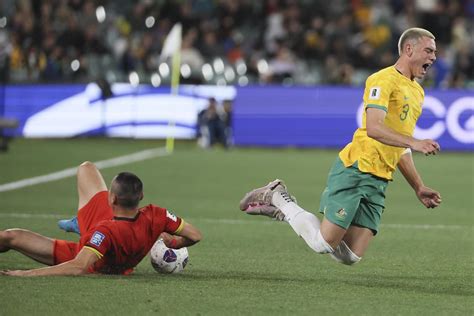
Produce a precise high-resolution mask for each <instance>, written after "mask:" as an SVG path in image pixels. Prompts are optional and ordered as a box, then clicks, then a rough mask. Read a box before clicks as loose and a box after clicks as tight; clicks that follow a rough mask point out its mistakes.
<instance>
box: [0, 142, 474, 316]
mask: <svg viewBox="0 0 474 316" xmlns="http://www.w3.org/2000/svg"><path fill="white" fill-rule="evenodd" d="M157 146H163V142H160V141H136V140H104V139H78V140H15V141H14V142H13V143H12V145H11V150H10V151H9V152H8V153H6V154H0V184H2V183H6V182H11V181H15V180H20V179H23V178H26V177H33V176H39V175H43V174H47V173H50V172H54V171H58V170H62V169H65V168H68V167H72V166H75V165H77V164H79V163H80V162H81V161H84V160H92V161H97V160H103V159H107V158H112V157H116V156H120V155H124V154H128V153H133V152H136V151H140V150H143V149H149V148H153V147H157ZM335 157H336V151H330V150H296V149H233V150H230V151H224V150H222V149H215V150H210V151H203V150H200V149H198V148H196V146H195V145H194V144H193V143H182V142H178V143H177V147H176V151H175V153H174V154H173V155H171V156H165V157H159V158H154V159H151V160H146V161H142V162H137V163H133V164H130V165H125V166H121V167H114V168H110V169H105V170H103V174H104V176H105V178H106V181H107V182H109V181H110V180H111V178H112V177H113V175H114V174H116V173H117V172H119V171H122V170H129V171H132V172H135V173H137V174H138V175H139V176H140V177H141V178H142V179H143V181H144V183H145V201H144V202H145V203H149V202H153V203H156V204H159V205H161V206H164V207H167V208H170V209H172V210H173V211H174V212H175V213H177V214H178V215H180V216H182V217H184V218H185V219H186V220H188V221H189V222H191V223H193V224H194V225H196V226H197V227H199V228H200V229H201V230H202V232H203V234H204V239H203V241H202V242H201V243H200V244H198V245H196V246H194V247H190V248H189V252H190V264H189V266H188V267H187V268H186V270H185V271H184V272H183V273H182V274H180V275H159V274H157V273H155V272H154V271H153V270H152V268H151V265H150V264H149V262H148V258H147V259H146V260H144V261H143V262H142V263H141V264H140V265H139V266H138V268H137V270H136V272H135V274H134V275H132V276H128V277H116V276H112V277H111V276H87V277H41V278H13V277H0V315H25V314H34V315H37V314H40V315H57V314H76V315H79V314H81V315H82V314H110V315H114V314H120V315H124V314H132V315H135V314H136V315H139V314H140V315H143V314H155V315H182V314H185V315H231V314H246V315H249V314H250V315H259V314H260V315H261V314H267V315H268V314H276V315H280V314H287V315H288V314H305V315H328V314H329V315H472V314H474V290H473V285H474V284H473V272H474V269H473V267H474V265H473V264H474V241H473V240H474V217H473V211H474V200H473V192H474V183H473V179H474V156H473V154H472V153H444V152H443V153H441V154H440V155H439V156H435V157H424V156H421V155H416V156H415V161H416V164H417V166H418V169H419V171H420V172H421V174H422V175H423V178H424V180H425V183H426V184H427V185H428V186H431V187H433V188H435V189H437V190H439V191H440V192H441V193H442V196H443V204H442V206H441V207H440V208H438V209H435V210H426V209H424V208H423V207H422V205H421V204H420V203H419V202H418V201H417V199H416V197H415V195H414V194H413V192H412V191H411V189H410V188H409V187H408V185H407V184H406V183H405V180H404V179H403V178H402V177H401V176H400V175H399V174H397V176H396V178H395V181H394V182H393V183H391V184H390V185H389V188H388V191H387V196H388V198H387V203H386V206H387V209H386V211H385V213H384V217H383V219H382V223H383V225H382V227H381V232H380V234H379V235H378V236H377V237H376V238H375V240H374V242H373V244H372V245H371V247H370V248H369V250H368V251H367V253H366V255H365V256H364V258H363V260H362V261H361V263H359V264H357V265H355V266H352V267H347V266H343V265H340V264H337V263H335V262H334V261H332V260H331V258H330V257H328V256H322V255H317V254H315V253H313V252H312V251H310V250H309V248H307V247H306V246H305V244H304V242H303V241H302V240H301V239H298V238H297V237H296V236H295V234H294V233H293V231H292V230H291V229H290V227H289V226H288V225H287V224H284V223H278V222H273V221H270V220H268V219H266V218H259V217H251V216H247V215H244V214H241V213H240V212H239V210H238V201H239V200H240V198H241V197H242V196H243V194H244V193H245V192H246V191H248V190H249V189H251V188H253V187H256V186H261V185H262V184H265V183H266V182H268V181H270V180H272V179H274V178H275V177H280V178H283V179H285V180H286V183H287V184H288V187H289V189H290V192H291V193H292V194H294V195H296V197H297V198H298V202H299V204H300V205H301V206H303V207H304V208H306V209H308V210H313V211H314V210H316V209H317V207H318V201H319V195H320V192H321V191H322V190H323V188H324V184H325V181H326V176H327V171H328V170H329V168H330V166H331V164H332V162H333V160H334V158H335ZM76 203H77V200H76V192H75V179H74V178H68V179H63V180H58V181H55V182H50V183H45V184H41V185H37V186H32V187H27V188H23V189H19V190H15V191H10V192H0V229H5V228H10V227H22V228H27V229H31V230H34V231H37V232H40V233H42V234H44V235H47V236H50V237H54V238H62V239H65V238H70V239H76V237H75V236H74V235H70V234H66V233H63V232H61V231H59V230H58V229H57V228H56V220H57V219H58V218H60V217H62V216H69V215H72V214H73V213H74V212H75V207H76ZM24 214H36V215H41V214H43V215H44V216H42V217H40V216H35V217H28V216H25V215H24ZM318 216H319V215H318ZM417 225H420V226H417ZM422 225H426V226H422ZM39 266H41V265H40V264H38V263H35V262H34V261H32V260H30V259H28V258H25V257H23V256H22V255H20V254H17V253H14V252H12V251H10V252H8V253H3V254H0V269H27V268H34V267H39Z"/></svg>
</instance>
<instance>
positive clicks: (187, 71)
mask: <svg viewBox="0 0 474 316" xmlns="http://www.w3.org/2000/svg"><path fill="white" fill-rule="evenodd" d="M181 76H183V78H189V77H191V67H189V65H188V64H182V65H181Z"/></svg>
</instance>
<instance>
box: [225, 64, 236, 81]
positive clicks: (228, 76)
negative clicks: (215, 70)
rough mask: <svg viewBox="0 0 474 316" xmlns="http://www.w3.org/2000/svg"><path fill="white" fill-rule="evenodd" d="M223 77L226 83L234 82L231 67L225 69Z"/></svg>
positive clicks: (233, 72) (233, 73)
mask: <svg viewBox="0 0 474 316" xmlns="http://www.w3.org/2000/svg"><path fill="white" fill-rule="evenodd" d="M224 77H225V80H227V81H228V82H231V81H234V79H235V71H234V69H232V67H230V66H228V67H226V69H225V72H224Z"/></svg>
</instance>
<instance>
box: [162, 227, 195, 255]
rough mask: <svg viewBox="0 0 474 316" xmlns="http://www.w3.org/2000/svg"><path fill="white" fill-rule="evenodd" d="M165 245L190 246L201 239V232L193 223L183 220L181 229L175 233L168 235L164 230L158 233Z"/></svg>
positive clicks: (173, 246) (175, 246) (172, 246)
mask: <svg viewBox="0 0 474 316" xmlns="http://www.w3.org/2000/svg"><path fill="white" fill-rule="evenodd" d="M160 238H162V239H163V242H164V243H165V245H166V247H168V248H174V249H179V248H182V247H188V246H192V245H194V244H195V243H197V242H199V241H200V240H201V239H202V234H201V232H200V231H199V229H197V228H196V227H194V226H193V225H191V224H189V223H187V222H185V223H184V227H183V229H182V230H181V231H180V232H179V233H177V234H176V235H170V234H168V233H166V232H164V233H162V234H161V235H160Z"/></svg>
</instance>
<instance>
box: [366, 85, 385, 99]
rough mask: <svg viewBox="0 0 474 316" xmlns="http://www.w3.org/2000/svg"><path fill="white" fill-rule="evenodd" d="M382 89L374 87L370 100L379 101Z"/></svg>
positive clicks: (370, 93)
mask: <svg viewBox="0 0 474 316" xmlns="http://www.w3.org/2000/svg"><path fill="white" fill-rule="evenodd" d="M381 90H382V89H381V88H380V87H372V88H370V90H369V100H378V99H380V91H381Z"/></svg>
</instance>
